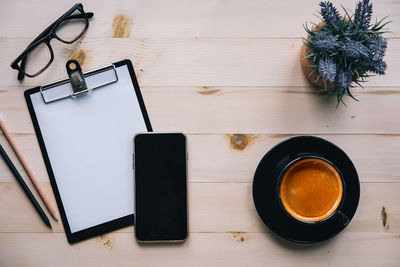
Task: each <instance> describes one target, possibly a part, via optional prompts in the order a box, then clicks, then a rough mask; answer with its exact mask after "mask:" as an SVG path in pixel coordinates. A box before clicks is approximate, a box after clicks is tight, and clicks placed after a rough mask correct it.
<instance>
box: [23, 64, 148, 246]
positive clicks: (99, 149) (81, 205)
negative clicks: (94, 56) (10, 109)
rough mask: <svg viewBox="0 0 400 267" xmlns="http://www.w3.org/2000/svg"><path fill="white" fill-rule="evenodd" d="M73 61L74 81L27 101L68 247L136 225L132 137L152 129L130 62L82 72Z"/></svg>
mask: <svg viewBox="0 0 400 267" xmlns="http://www.w3.org/2000/svg"><path fill="white" fill-rule="evenodd" d="M70 63H71V62H70V61H69V62H67V71H68V74H69V79H64V80H60V81H57V82H54V83H50V84H46V85H43V86H39V87H35V88H32V89H28V90H26V91H25V93H24V95H25V100H26V103H27V106H28V109H29V113H30V115H31V119H32V123H33V126H34V128H35V132H36V136H37V139H38V142H39V146H40V149H41V152H42V155H43V159H44V163H45V165H46V169H47V173H48V175H49V179H50V183H51V186H52V189H53V192H54V195H55V199H56V202H57V206H58V209H59V212H60V215H61V219H62V222H63V225H64V230H65V233H66V236H67V239H68V242H69V243H75V242H78V241H81V240H84V239H87V238H90V237H94V236H97V235H101V234H104V233H107V232H110V231H113V230H116V229H119V228H122V227H125V226H129V225H132V224H133V221H134V220H133V218H134V217H133V216H134V215H133V213H134V195H133V194H134V188H133V186H134V183H133V159H132V158H133V154H132V153H133V136H134V135H135V134H136V133H138V132H151V131H152V127H151V124H150V120H149V117H148V114H147V111H146V108H145V105H144V101H143V98H142V95H141V93H140V89H139V85H138V82H137V80H136V76H135V72H134V69H133V66H132V62H131V61H130V60H122V61H119V62H116V63H113V64H111V65H109V66H106V67H103V68H100V69H97V70H93V71H89V72H87V73H84V74H83V73H82V72H81V69H80V66H79V63H78V62H76V61H75V62H73V63H76V64H77V66H76V69H75V70H74V71H71V70H69V69H68V66H69V65H68V64H70ZM70 66H72V65H70ZM94 89H96V90H94Z"/></svg>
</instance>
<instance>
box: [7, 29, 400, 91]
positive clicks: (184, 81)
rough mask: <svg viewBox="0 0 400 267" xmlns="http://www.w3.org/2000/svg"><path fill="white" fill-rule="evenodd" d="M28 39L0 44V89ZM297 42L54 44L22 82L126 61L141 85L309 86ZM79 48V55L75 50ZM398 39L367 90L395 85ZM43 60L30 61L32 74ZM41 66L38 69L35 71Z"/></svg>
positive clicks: (12, 78) (12, 80) (11, 78)
mask: <svg viewBox="0 0 400 267" xmlns="http://www.w3.org/2000/svg"><path fill="white" fill-rule="evenodd" d="M29 41H30V39H29V38H11V39H7V38H3V39H0V51H1V53H0V61H1V62H5V64H2V65H1V66H0V73H2V74H3V76H2V79H1V80H0V86H15V85H17V84H18V81H17V79H16V77H17V72H16V71H15V70H13V69H11V68H10V66H9V65H8V64H10V63H11V62H12V61H13V60H14V59H15V57H16V56H17V55H18V54H19V53H20V52H21V51H22V50H23V49H24V48H25V46H26V45H27V44H28V43H29ZM301 45H302V41H301V40H300V39H257V38H256V39H234V38H231V39H227V38H224V39H177V38H169V39H137V38H134V39H126V38H97V37H93V38H85V39H84V40H83V41H82V42H80V43H76V44H73V45H69V46H67V45H65V44H62V43H60V42H56V41H54V42H53V43H52V46H53V48H54V54H55V59H54V62H53V64H52V65H51V66H50V67H49V69H47V70H46V71H45V72H44V73H42V74H41V75H40V76H38V77H36V78H33V79H29V78H27V79H25V80H24V82H23V84H24V85H26V86H37V85H40V84H42V83H48V82H50V81H54V80H57V79H61V78H65V76H66V70H65V61H66V59H67V58H69V57H71V55H72V54H73V53H75V55H74V57H75V58H76V57H78V58H81V61H84V63H83V67H84V69H92V68H95V67H101V66H104V65H107V64H110V63H112V62H115V61H118V60H121V59H124V58H128V59H131V60H132V61H133V62H134V64H135V67H136V72H137V74H138V76H139V81H140V84H141V85H142V86H309V83H308V81H307V80H306V79H305V77H304V74H303V72H302V70H301V67H300V64H299V53H300V47H301ZM78 48H79V49H80V50H79V52H78V51H76V50H77V49H78ZM399 49H400V40H399V39H392V40H390V41H389V43H388V49H387V55H386V57H385V59H386V60H387V64H388V69H387V75H386V76H379V77H378V76H377V77H372V78H371V79H370V81H369V83H368V85H369V86H399V85H400V78H399V75H398V73H399V72H400V63H399V62H400V53H397V52H396V51H399ZM46 63H47V60H46V58H45V57H41V58H40V60H39V59H38V60H31V61H30V62H29V64H32V65H33V66H35V67H36V68H37V69H40V68H41V67H42V66H44V65H45V64H46ZM39 65H40V66H39Z"/></svg>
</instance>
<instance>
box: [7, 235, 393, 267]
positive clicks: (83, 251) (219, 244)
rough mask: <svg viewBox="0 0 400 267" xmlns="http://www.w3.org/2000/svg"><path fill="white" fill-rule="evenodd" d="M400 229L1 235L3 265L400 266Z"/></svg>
mask: <svg viewBox="0 0 400 267" xmlns="http://www.w3.org/2000/svg"><path fill="white" fill-rule="evenodd" d="M399 249H400V242H399V237H398V234H388V233H343V234H341V235H340V236H338V237H337V238H334V239H332V240H330V241H328V242H326V243H323V244H317V245H309V246H305V245H297V244H291V243H287V242H286V241H282V240H280V239H277V238H275V236H273V235H272V234H258V233H257V234H236V233H223V234H215V233H202V234H191V235H190V237H189V240H187V241H186V243H184V244H158V245H147V246H139V245H138V244H137V243H136V241H135V239H134V237H133V235H132V234H131V233H114V234H109V235H106V236H103V237H102V238H96V239H91V240H90V241H86V242H83V243H79V244H76V245H73V246H70V245H68V243H67V240H66V239H65V237H64V235H63V234H26V233H23V234H8V233H2V234H0V265H2V266H18V267H19V266H28V265H29V266H64V265H66V264H68V265H73V266H110V265H112V266H126V265H135V266H137V265H140V266H188V265H190V266H222V265H229V266H244V265H247V266H265V265H266V263H268V265H271V266H307V267H309V266H321V263H325V264H327V265H331V266H344V265H354V266H397V265H398V263H399V261H400V254H399V253H398V251H399Z"/></svg>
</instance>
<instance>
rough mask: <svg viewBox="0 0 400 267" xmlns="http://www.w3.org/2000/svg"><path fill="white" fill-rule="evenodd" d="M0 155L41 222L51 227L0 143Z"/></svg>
mask: <svg viewBox="0 0 400 267" xmlns="http://www.w3.org/2000/svg"><path fill="white" fill-rule="evenodd" d="M0 155H1V156H2V157H3V159H4V161H5V162H6V163H7V166H8V167H9V168H10V170H11V172H12V173H13V174H14V176H15V178H16V179H17V181H18V183H19V184H20V185H21V187H22V189H23V190H24V191H25V194H26V196H27V197H28V198H29V200H30V201H31V203H32V205H33V206H34V207H35V209H36V211H37V212H38V213H39V215H40V217H41V218H42V220H43V222H44V223H45V224H46V225H47V226H48V227H50V228H51V224H50V221H49V218H47V216H46V213H44V211H43V210H42V208H41V207H40V205H39V203H38V202H37V200H36V198H35V197H34V196H33V194H32V192H31V190H29V187H28V186H27V185H26V183H25V181H24V179H22V177H21V175H20V174H19V172H18V170H17V168H15V166H14V164H13V163H12V161H11V159H10V158H9V157H8V155H7V153H6V151H4V149H3V147H2V146H1V145H0Z"/></svg>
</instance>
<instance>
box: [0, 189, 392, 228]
mask: <svg viewBox="0 0 400 267" xmlns="http://www.w3.org/2000/svg"><path fill="white" fill-rule="evenodd" d="M42 185H43V187H44V189H45V192H46V193H47V195H48V196H50V197H51V199H52V203H54V199H53V195H52V190H51V188H50V184H49V183H47V182H42ZM251 188H252V184H251V183H189V190H188V196H189V200H188V203H189V229H190V232H192V233H204V232H218V233H227V232H241V233H263V232H270V230H269V229H268V228H267V227H266V226H265V225H264V224H263V223H262V221H261V219H260V218H259V216H258V214H257V212H256V210H255V207H254V204H253V199H252V189H251ZM399 190H400V183H362V184H361V200H360V204H359V207H358V210H357V213H356V215H355V217H354V218H353V220H352V221H351V223H350V225H349V226H348V227H347V228H346V229H345V231H346V232H387V233H400V208H399V205H398V203H400V194H398V192H399ZM36 195H37V194H36ZM55 206H56V205H55ZM383 207H384V211H383V213H382V209H383ZM382 214H384V215H382ZM382 216H384V218H385V219H384V220H385V222H384V223H383V217H382ZM0 218H1V220H0V232H3V233H4V232H40V233H50V232H57V233H59V232H63V231H64V230H63V226H62V223H61V222H59V223H56V222H54V221H52V226H53V230H50V229H48V228H47V227H46V226H45V225H44V224H43V222H42V221H41V219H40V217H39V216H38V215H37V214H36V212H35V210H34V208H33V207H32V205H31V204H30V203H29V201H27V199H26V196H25V195H24V193H23V192H22V190H21V189H20V187H19V185H18V184H16V183H14V182H9V183H0ZM118 232H133V227H127V228H124V229H121V230H119V231H118Z"/></svg>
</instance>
